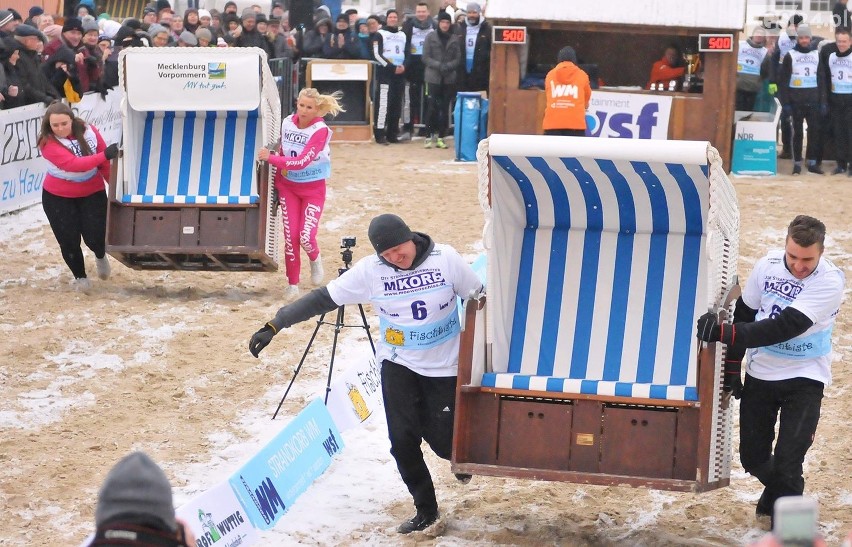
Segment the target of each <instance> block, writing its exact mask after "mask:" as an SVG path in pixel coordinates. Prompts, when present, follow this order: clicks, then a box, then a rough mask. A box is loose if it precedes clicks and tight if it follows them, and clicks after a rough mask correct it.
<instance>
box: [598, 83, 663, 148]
mask: <svg viewBox="0 0 852 547" xmlns="http://www.w3.org/2000/svg"><path fill="white" fill-rule="evenodd" d="M671 107H672V97H670V96H663V95H640V94H632V93H613V92H607V91H595V92H593V93H592V97H591V99H590V101H589V110H588V112H587V113H586V133H587V134H588V135H591V136H593V137H602V138H619V139H667V138H668V136H669V117H670V115H671Z"/></svg>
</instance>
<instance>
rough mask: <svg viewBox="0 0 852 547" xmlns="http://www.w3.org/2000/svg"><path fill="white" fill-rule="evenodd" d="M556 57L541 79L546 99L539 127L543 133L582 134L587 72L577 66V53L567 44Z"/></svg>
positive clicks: (588, 87)
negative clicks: (542, 119)
mask: <svg viewBox="0 0 852 547" xmlns="http://www.w3.org/2000/svg"><path fill="white" fill-rule="evenodd" d="M557 61H558V62H559V64H558V65H556V67H554V68H553V70H551V71H550V72H548V73H547V76H546V77H545V79H544V92H545V94H546V95H547V103H546V104H545V106H544V121H543V122H542V124H541V127H542V129H543V130H544V134H545V135H564V136H569V137H583V136H585V135H586V109H587V108H589V99H590V98H591V96H592V87H591V85H590V84H589V76H588V75H587V74H586V73H585V72H583V70H582V69H580V67H578V66H577V53H576V52H575V51H574V48H572V47H571V46H566V47H564V48H562V49H560V50H559V55H558V56H557Z"/></svg>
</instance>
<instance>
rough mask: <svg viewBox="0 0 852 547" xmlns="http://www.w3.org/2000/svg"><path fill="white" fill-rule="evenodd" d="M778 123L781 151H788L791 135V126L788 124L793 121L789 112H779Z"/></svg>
mask: <svg viewBox="0 0 852 547" xmlns="http://www.w3.org/2000/svg"><path fill="white" fill-rule="evenodd" d="M778 123H779V124H780V125H781V151H782V152H787V153H790V146H791V145H790V141H791V140H792V137H793V126H792V125H790V124H791V123H793V120H792V118H790V115H789V114H787V113H786V112H781V118H779V120H778Z"/></svg>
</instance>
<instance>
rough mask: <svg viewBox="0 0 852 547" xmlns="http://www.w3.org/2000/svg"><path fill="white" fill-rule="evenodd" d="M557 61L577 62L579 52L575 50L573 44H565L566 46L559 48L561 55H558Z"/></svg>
mask: <svg viewBox="0 0 852 547" xmlns="http://www.w3.org/2000/svg"><path fill="white" fill-rule="evenodd" d="M556 61H557V62H559V63H564V62H565V61H569V62H571V63H574V64H575V65H576V64H577V52H576V51H574V48H572V47H571V46H565V47H564V48H562V49H560V50H559V55H558V56H557V57H556Z"/></svg>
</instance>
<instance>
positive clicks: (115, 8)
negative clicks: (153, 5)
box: [104, 0, 148, 21]
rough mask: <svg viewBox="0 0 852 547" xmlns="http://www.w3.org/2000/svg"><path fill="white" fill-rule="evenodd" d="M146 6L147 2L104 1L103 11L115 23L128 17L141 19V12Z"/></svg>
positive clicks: (138, 0) (127, 0) (132, 0)
mask: <svg viewBox="0 0 852 547" xmlns="http://www.w3.org/2000/svg"><path fill="white" fill-rule="evenodd" d="M147 4H148V1H147V0H106V2H105V5H104V11H106V12H107V13H108V14H109V15H110V17H111V18H113V19H115V20H117V21H122V20H123V19H126V18H128V17H135V18H137V19H142V10H143V9H145V6H146V5H147Z"/></svg>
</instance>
